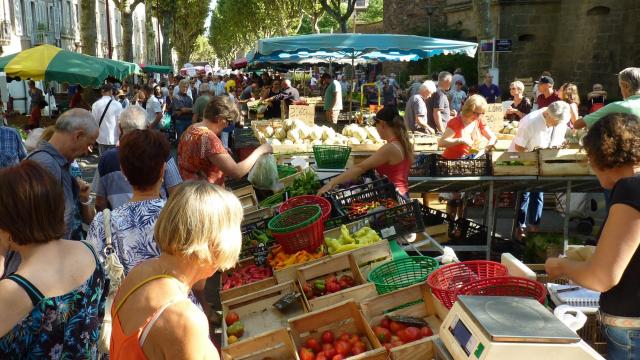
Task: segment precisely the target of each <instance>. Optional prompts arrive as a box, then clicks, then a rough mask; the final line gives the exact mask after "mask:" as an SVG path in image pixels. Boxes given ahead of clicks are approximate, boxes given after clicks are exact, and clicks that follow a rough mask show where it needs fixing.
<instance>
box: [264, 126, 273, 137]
mask: <svg viewBox="0 0 640 360" xmlns="http://www.w3.org/2000/svg"><path fill="white" fill-rule="evenodd" d="M273 133H274V130H273V128H272V127H271V126H267V127H266V128H265V129H264V135H265V136H266V137H273Z"/></svg>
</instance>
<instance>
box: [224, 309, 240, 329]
mask: <svg viewBox="0 0 640 360" xmlns="http://www.w3.org/2000/svg"><path fill="white" fill-rule="evenodd" d="M238 320H240V316H239V315H238V314H237V313H236V312H235V311H231V312H229V313H228V314H227V316H226V317H225V318H224V321H225V322H226V323H227V326H231V325H233V323H235V322H236V321H238Z"/></svg>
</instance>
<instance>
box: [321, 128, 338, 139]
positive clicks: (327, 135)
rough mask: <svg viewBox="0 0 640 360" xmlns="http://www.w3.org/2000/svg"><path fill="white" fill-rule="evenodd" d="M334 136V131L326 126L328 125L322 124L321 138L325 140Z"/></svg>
mask: <svg viewBox="0 0 640 360" xmlns="http://www.w3.org/2000/svg"><path fill="white" fill-rule="evenodd" d="M335 136H336V132H335V131H334V130H333V129H332V128H330V127H328V126H322V137H321V139H322V140H327V139H332V138H334V137H335Z"/></svg>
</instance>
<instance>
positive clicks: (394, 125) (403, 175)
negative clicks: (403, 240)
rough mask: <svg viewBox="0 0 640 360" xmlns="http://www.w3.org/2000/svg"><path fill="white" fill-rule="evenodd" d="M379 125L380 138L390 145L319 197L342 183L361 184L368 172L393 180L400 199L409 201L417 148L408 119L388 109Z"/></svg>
mask: <svg viewBox="0 0 640 360" xmlns="http://www.w3.org/2000/svg"><path fill="white" fill-rule="evenodd" d="M375 121H376V122H375V125H376V130H378V134H379V135H380V137H381V138H382V139H383V140H386V141H387V143H386V144H385V145H383V146H382V147H381V148H380V149H378V151H376V152H375V153H374V154H373V155H371V156H370V157H368V158H367V159H366V160H364V161H362V162H361V163H359V164H358V165H355V166H353V167H351V168H349V169H348V170H347V171H345V172H344V173H342V174H340V175H339V176H336V177H335V178H333V179H332V180H331V181H329V183H328V184H327V185H325V186H324V187H322V188H321V189H320V191H318V194H319V195H321V194H324V193H325V192H327V191H329V190H331V189H333V188H334V187H336V186H338V185H340V184H342V183H345V182H348V181H353V180H357V179H359V178H360V176H362V174H364V173H365V172H367V171H369V170H371V169H375V170H376V171H377V172H378V173H379V174H380V175H383V176H386V177H387V178H389V180H390V181H391V182H392V183H393V184H394V185H395V186H396V189H397V190H398V192H399V193H400V195H402V196H403V197H405V198H408V197H409V168H410V167H411V164H412V163H413V144H412V143H411V141H410V140H409V132H408V131H407V126H406V125H405V123H404V119H402V117H400V115H398V112H397V111H396V110H394V109H393V108H390V107H386V108H383V109H382V110H380V111H378V113H377V114H376V117H375Z"/></svg>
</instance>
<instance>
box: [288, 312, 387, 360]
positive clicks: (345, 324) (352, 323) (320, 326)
mask: <svg viewBox="0 0 640 360" xmlns="http://www.w3.org/2000/svg"><path fill="white" fill-rule="evenodd" d="M327 330H329V331H332V332H333V333H334V335H335V336H339V335H340V334H342V333H343V332H348V333H351V334H354V333H357V334H359V335H360V336H364V337H366V340H367V341H366V345H367V349H369V350H368V351H366V352H364V353H362V354H360V355H356V356H352V357H349V358H348V359H350V360H362V359H369V360H373V359H375V360H378V359H380V360H382V359H387V352H386V350H385V349H384V348H383V347H382V345H381V344H380V341H378V338H377V337H376V336H375V334H374V333H373V330H371V327H370V326H369V324H368V323H367V321H366V320H365V319H364V317H363V316H362V312H361V311H360V308H359V307H358V305H357V304H356V303H355V302H354V301H353V300H348V301H345V302H342V303H338V304H335V305H332V306H330V307H327V308H324V309H322V310H318V311H314V312H311V313H308V314H304V315H301V316H298V317H295V318H292V319H289V331H290V333H291V338H292V339H293V343H294V344H295V345H296V349H299V348H300V347H302V346H303V345H304V344H305V342H306V341H307V339H309V338H314V339H318V340H320V336H321V335H322V333H323V332H324V331H327ZM296 360H300V357H299V356H297V355H296Z"/></svg>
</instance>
